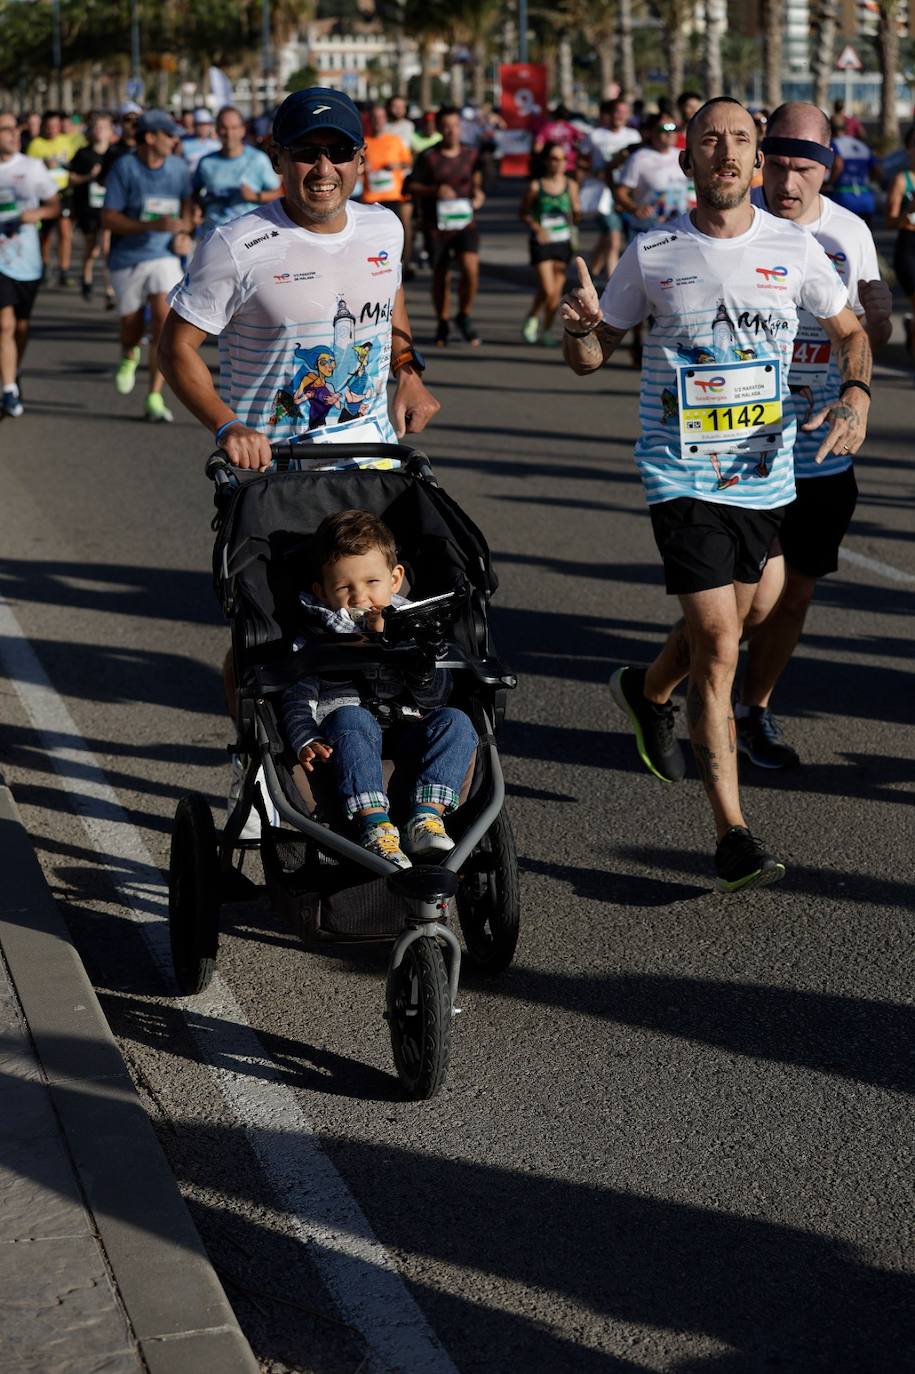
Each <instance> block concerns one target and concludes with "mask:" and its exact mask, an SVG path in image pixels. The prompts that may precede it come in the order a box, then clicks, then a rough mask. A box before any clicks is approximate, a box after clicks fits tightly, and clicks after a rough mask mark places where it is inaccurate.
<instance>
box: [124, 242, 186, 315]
mask: <svg viewBox="0 0 915 1374" xmlns="http://www.w3.org/2000/svg"><path fill="white" fill-rule="evenodd" d="M110 276H111V285H112V286H113V287H114V294H115V295H116V296H117V299H118V314H119V315H132V314H133V313H134V311H136V310H142V309H143V306H144V305H145V304H146V299H147V297H148V296H155V295H158V294H159V292H163V291H171V289H172V287H173V286H177V285H178V283H179V281H180V280H181V277H182V267H181V263H180V261H179V260H178V258H176V257H172V256H171V255H169V256H168V257H167V258H150V259H149V261H148V262H135V263H134V264H133V266H132V267H120V268H118V270H117V271H116V272H112V273H110Z"/></svg>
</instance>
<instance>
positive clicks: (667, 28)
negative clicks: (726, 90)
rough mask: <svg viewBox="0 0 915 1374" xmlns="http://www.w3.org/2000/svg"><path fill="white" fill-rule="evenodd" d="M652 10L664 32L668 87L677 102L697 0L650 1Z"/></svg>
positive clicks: (681, 87) (682, 82)
mask: <svg viewBox="0 0 915 1374" xmlns="http://www.w3.org/2000/svg"><path fill="white" fill-rule="evenodd" d="M650 9H651V12H652V14H653V15H655V16H656V18H657V19H658V20H659V21H660V24H661V28H662V30H663V32H664V51H665V52H666V54H667V81H668V87H669V90H670V94H671V96H672V97H673V99H674V100H676V98H677V96H678V95H679V94H680V92H681V91H682V90H683V86H684V73H685V71H686V48H687V43H688V30H689V28H690V26H691V21H692V19H693V17H694V15H695V12H696V4H695V0H650ZM719 67H720V63H719Z"/></svg>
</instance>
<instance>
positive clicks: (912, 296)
mask: <svg viewBox="0 0 915 1374" xmlns="http://www.w3.org/2000/svg"><path fill="white" fill-rule="evenodd" d="M905 150H906V155H907V157H908V163H909V165H908V167H906V168H905V169H904V170H903V171H901V172H897V173H896V175H895V177H894V178H893V184H892V185H891V187H890V193H889V197H888V198H887V203H886V223H887V228H889V229H895V230H896V248H895V251H894V253H893V271H894V272H895V273H896V280H897V281H898V283H899V285H900V287H901V288H902V290H903V291H904V292H905V294H906V295H907V296H908V298H909V303H910V305H911V307H912V310H913V312H915V124H913V125H912V127H911V128H910V129H909V130H908V131H907V133H906V136H905ZM906 348H907V350H908V353H909V357H910V358H911V360H912V366H913V367H915V329H913V328H912V316H911V315H910V316H908V317H907V320H906Z"/></svg>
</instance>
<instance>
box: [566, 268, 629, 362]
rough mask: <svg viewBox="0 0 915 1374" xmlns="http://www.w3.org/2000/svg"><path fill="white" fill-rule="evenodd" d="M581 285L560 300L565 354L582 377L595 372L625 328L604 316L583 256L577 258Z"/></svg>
mask: <svg viewBox="0 0 915 1374" xmlns="http://www.w3.org/2000/svg"><path fill="white" fill-rule="evenodd" d="M575 264H576V267H577V269H578V285H577V286H573V287H572V289H571V291H567V292H566V294H565V295H564V296H563V298H562V300H561V301H560V304H559V318H560V319H561V320H562V325H563V335H562V356H563V357H564V358H565V360H566V362H567V363H568V365H569V367H570V368H571V369H572V371H573V372H575V373H577V375H578V376H579V377H584V376H586V375H587V373H589V372H596V371H597V370H598V368H601V367H603V365H604V363H605V362H606V361H607V359H608V358H609V357H610V355H611V354H612V353H613V350H614V349H615V348H616V346H617V344H618V343H619V341H620V339H622V338H623V336H624V334H625V333H626V331H625V329H614V328H613V326H612V325H609V324H606V323H605V322H604V320H603V317H602V316H601V310H600V297H599V296H598V294H597V292H596V290H595V289H594V283H593V282H592V281H591V274H590V273H589V271H588V268H587V266H586V264H585V261H584V258H576V259H575Z"/></svg>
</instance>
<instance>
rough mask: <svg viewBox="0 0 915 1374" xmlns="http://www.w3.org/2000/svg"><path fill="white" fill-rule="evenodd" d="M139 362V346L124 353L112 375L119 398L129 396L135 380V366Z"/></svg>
mask: <svg viewBox="0 0 915 1374" xmlns="http://www.w3.org/2000/svg"><path fill="white" fill-rule="evenodd" d="M139 361H140V349H139V345H138V346H137V347H136V348H132V349H131V350H130V352H129V353H125V354H124V356H123V358H122V359H121V361H120V362H119V363H118V366H117V371H116V372H115V374H114V385H115V390H116V391H117V393H118V395H119V396H129V395H130V393H131V392H132V391H133V388H134V385H135V383H136V380H137V365H138V364H139Z"/></svg>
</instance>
